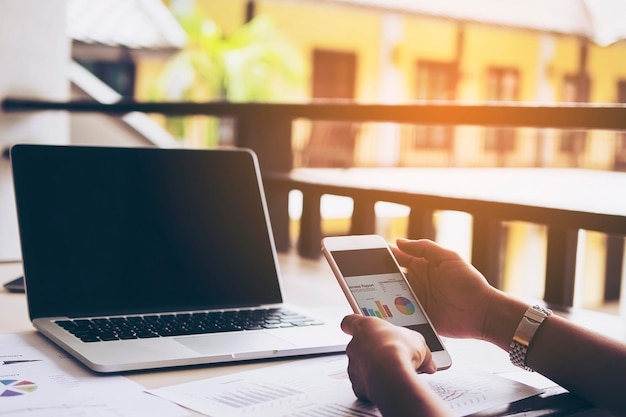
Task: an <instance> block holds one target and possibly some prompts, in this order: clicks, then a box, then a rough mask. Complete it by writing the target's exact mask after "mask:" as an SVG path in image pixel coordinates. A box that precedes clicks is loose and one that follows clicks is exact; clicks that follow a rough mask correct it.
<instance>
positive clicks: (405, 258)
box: [390, 245, 414, 267]
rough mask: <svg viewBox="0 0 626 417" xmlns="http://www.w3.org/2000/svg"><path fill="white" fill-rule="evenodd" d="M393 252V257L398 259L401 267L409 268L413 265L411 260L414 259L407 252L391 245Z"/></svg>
mask: <svg viewBox="0 0 626 417" xmlns="http://www.w3.org/2000/svg"><path fill="white" fill-rule="evenodd" d="M390 248H391V252H393V256H395V257H396V260H397V261H398V263H399V264H400V266H404V267H408V266H409V264H410V263H411V259H414V257H413V256H411V255H409V254H408V253H406V252H403V251H402V250H400V249H399V248H398V247H397V246H392V245H390Z"/></svg>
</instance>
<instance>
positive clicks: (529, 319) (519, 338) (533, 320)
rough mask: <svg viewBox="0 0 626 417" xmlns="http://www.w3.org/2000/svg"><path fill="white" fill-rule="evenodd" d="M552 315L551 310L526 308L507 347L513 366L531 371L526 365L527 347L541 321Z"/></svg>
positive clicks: (536, 307)
mask: <svg viewBox="0 0 626 417" xmlns="http://www.w3.org/2000/svg"><path fill="white" fill-rule="evenodd" d="M550 314H552V310H550V309H547V308H544V307H541V306H538V305H535V306H531V307H528V310H526V312H525V313H524V317H522V320H521V321H520V323H519V325H518V326H517V330H515V335H514V336H513V340H512V341H511V345H510V347H509V358H510V359H511V362H512V363H513V365H516V366H519V367H521V368H523V369H525V370H527V371H531V372H532V371H533V370H532V369H531V368H529V367H528V365H526V353H527V352H528V346H530V343H531V342H532V340H533V337H534V336H535V332H537V329H538V328H539V326H540V325H541V323H543V321H544V320H545V319H546V317H548V316H549V315H550Z"/></svg>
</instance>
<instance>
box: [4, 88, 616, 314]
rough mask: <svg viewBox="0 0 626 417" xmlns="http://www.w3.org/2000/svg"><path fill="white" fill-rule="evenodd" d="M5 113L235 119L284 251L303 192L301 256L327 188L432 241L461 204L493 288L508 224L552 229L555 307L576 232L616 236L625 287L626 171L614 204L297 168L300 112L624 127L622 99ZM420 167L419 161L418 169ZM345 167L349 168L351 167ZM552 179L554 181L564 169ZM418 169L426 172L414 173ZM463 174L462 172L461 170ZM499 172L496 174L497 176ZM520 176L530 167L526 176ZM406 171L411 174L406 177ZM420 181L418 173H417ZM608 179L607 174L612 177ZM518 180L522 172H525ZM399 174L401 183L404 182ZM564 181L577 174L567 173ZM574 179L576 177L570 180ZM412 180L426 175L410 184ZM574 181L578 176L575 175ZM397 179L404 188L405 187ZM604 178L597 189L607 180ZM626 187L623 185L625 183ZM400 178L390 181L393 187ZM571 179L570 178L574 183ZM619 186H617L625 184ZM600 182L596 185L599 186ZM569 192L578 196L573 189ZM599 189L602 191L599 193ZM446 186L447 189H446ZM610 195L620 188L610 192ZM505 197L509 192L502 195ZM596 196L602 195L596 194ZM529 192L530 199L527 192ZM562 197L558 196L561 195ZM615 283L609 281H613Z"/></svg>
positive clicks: (548, 296) (408, 120)
mask: <svg viewBox="0 0 626 417" xmlns="http://www.w3.org/2000/svg"><path fill="white" fill-rule="evenodd" d="M2 106H3V110H4V111H5V112H17V111H20V112H24V111H45V110H63V111H69V112H97V113H103V114H108V115H112V116H115V115H122V114H126V113H129V112H133V111H139V112H145V113H158V114H163V115H167V116H190V115H206V116H217V117H229V118H233V119H234V120H235V140H234V142H235V145H236V146H240V147H249V148H251V149H253V150H255V152H256V153H257V155H258V157H259V161H260V165H261V170H262V174H263V178H264V183H265V189H266V194H267V200H268V206H269V210H270V216H271V221H272V226H273V230H274V234H275V241H276V246H277V248H278V250H280V251H286V250H288V249H289V248H290V246H291V241H290V233H289V228H290V219H289V212H288V203H289V201H288V198H289V197H288V195H289V192H290V191H291V190H300V191H302V193H303V212H302V217H301V221H300V231H299V236H298V250H299V253H300V254H301V255H302V256H305V257H317V256H319V240H320V238H321V237H322V230H321V215H320V198H321V196H322V195H324V194H333V195H342V196H348V197H351V198H352V199H353V200H354V210H353V214H352V218H351V228H350V232H351V233H372V232H373V231H374V230H375V223H376V215H375V210H374V205H375V204H376V202H379V201H387V202H392V203H399V204H403V205H406V206H408V207H409V208H410V215H409V223H408V229H407V231H406V236H407V237H411V238H420V237H427V238H433V237H434V236H433V220H432V216H433V213H434V212H435V211H437V210H456V211H462V212H466V213H469V214H470V215H471V216H472V219H473V222H472V253H471V259H472V263H473V264H474V265H475V266H476V267H477V268H478V269H479V270H481V271H482V272H483V273H484V274H485V276H486V277H487V278H488V279H489V281H490V282H492V283H493V284H494V285H496V286H500V284H501V281H500V271H501V266H502V262H503V260H502V258H501V244H502V242H501V239H500V236H501V234H500V233H499V230H500V229H501V227H502V224H503V222H505V221H511V220H519V221H524V222H529V223H534V224H539V225H544V226H546V228H547V230H548V232H547V253H546V271H545V273H546V280H545V292H544V300H545V301H546V302H547V303H549V304H555V305H560V306H571V305H572V304H573V298H574V295H573V294H574V279H575V274H574V271H575V265H576V254H577V247H578V237H577V236H578V231H579V230H592V231H599V232H602V233H605V234H607V235H608V236H609V243H610V245H609V248H608V253H610V254H611V256H612V257H613V258H612V260H611V261H610V262H608V265H609V267H607V273H606V276H605V277H604V278H605V279H607V280H610V285H612V288H616V283H617V291H619V282H620V281H621V274H622V271H621V264H622V262H621V260H622V254H623V247H624V246H623V242H624V236H625V235H626V204H624V205H621V204H620V203H619V199H611V197H610V196H611V195H615V196H617V195H619V194H620V193H621V192H622V190H623V189H624V188H625V186H626V173H607V174H611V175H613V174H615V175H613V176H612V177H611V181H612V182H610V187H612V188H611V189H608V190H605V192H604V194H601V197H600V198H601V199H602V198H607V199H609V200H608V203H607V204H603V202H602V201H595V203H596V204H586V203H589V202H588V201H585V197H584V195H583V194H581V195H582V196H583V197H581V196H578V198H577V199H576V200H568V199H567V198H565V199H561V200H559V199H556V200H554V199H553V200H550V201H547V200H541V199H533V198H532V197H533V195H532V194H533V193H532V192H527V193H526V194H525V197H523V198H522V197H519V198H518V197H511V196H508V197H507V196H506V195H503V196H500V197H498V196H497V193H496V194H491V197H489V198H482V197H479V196H478V195H473V194H471V193H469V194H462V195H454V194H452V193H451V192H450V190H448V189H446V188H443V189H441V190H434V191H433V190H429V189H424V188H420V187H419V186H416V185H409V184H407V180H406V177H405V176H406V175H407V171H402V172H400V171H398V172H397V173H395V174H392V175H396V177H395V179H396V180H398V181H396V182H395V183H392V182H388V183H383V182H380V181H377V182H376V181H372V182H370V183H368V180H367V177H366V176H364V175H362V176H358V175H357V176H354V172H355V171H351V173H352V174H351V175H352V177H346V176H340V175H335V174H336V173H335V174H331V175H330V176H329V175H326V174H328V172H326V174H325V175H319V173H323V171H319V173H318V172H316V171H312V170H297V169H294V149H293V145H292V136H293V125H294V121H296V120H301V119H308V120H313V121H315V120H325V121H347V122H357V123H358V122H391V123H403V124H420V125H469V126H483V127H532V128H557V129H599V130H616V131H621V130H626V108H625V107H623V106H594V105H571V106H566V105H563V106H560V105H559V106H529V105H502V104H500V105H460V104H440V105H432V104H424V105H420V104H416V105H373V104H354V103H313V104H260V103H240V104H236V103H224V102H209V103H139V102H120V103H115V104H99V103H94V102H67V103H60V102H45V101H37V100H21V99H6V100H4V102H3V103H2ZM417 170H419V168H417ZM344 173H345V172H344ZM543 173H544V174H546V175H548V177H546V178H556V176H557V175H558V174H559V173H556V172H555V173H554V175H553V176H551V177H549V174H550V172H549V171H544V172H543ZM411 175H416V176H418V175H420V174H419V172H417V171H414V172H413V174H411ZM459 175H461V176H463V175H464V174H463V173H460V174H459ZM495 175H497V174H495ZM519 175H521V176H522V177H523V175H525V174H524V173H520V174H519ZM403 176H404V177H403ZM414 178H418V177H414ZM607 178H608V177H607ZM518 179H519V178H518ZM400 180H402V181H400ZM561 181H570V180H567V178H565V177H562V176H561ZM572 181H573V180H572ZM408 182H410V183H411V184H414V183H418V184H419V182H420V181H408ZM570 182H571V181H570ZM398 184H399V185H398ZM607 184H609V183H607V182H605V180H604V179H599V180H598V183H597V185H598V187H599V188H602V187H605V188H606V187H607V186H609V185H607ZM620 184H624V186H622V187H620ZM392 185H393V186H392ZM570 185H571V184H570ZM618 187H620V188H618ZM592 188H594V187H592ZM572 190H574V191H572V192H570V193H568V195H571V194H577V192H576V187H575V184H574V187H573V188H572ZM596 191H597V190H596ZM446 193H448V194H446ZM611 193H613V194H611ZM505 194H506V193H505ZM589 195H590V197H589V198H590V199H596V200H597V198H596V197H594V196H596V195H598V194H589ZM529 196H530V198H529ZM554 197H556V196H554ZM607 282H608V281H607Z"/></svg>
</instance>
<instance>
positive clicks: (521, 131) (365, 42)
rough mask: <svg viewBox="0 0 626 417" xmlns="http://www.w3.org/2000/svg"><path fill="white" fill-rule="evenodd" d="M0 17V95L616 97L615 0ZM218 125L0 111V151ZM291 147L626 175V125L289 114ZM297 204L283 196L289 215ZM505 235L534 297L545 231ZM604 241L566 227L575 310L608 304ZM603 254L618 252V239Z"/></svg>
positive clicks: (341, 156) (448, 229)
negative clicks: (29, 123)
mask: <svg viewBox="0 0 626 417" xmlns="http://www.w3.org/2000/svg"><path fill="white" fill-rule="evenodd" d="M0 15H1V16H0V28H1V29H0V68H4V69H3V70H2V71H5V75H6V76H5V77H3V78H4V81H0V96H1V97H9V96H18V97H19V96H32V95H36V96H38V97H42V98H47V99H59V100H63V99H70V98H72V99H90V100H94V101H98V102H101V103H110V102H115V101H119V100H136V101H143V102H152V101H154V102H163V101H183V102H188V101H192V102H206V101H229V102H263V103H270V102H271V103H310V102H331V101H332V102H354V103H364V104H366V103H377V104H410V103H450V102H454V103H464V104H465V103H467V104H485V103H494V102H497V103H529V104H539V105H568V106H569V105H576V103H594V104H598V105H602V104H606V103H613V104H616V103H619V104H622V103H625V102H626V41H625V40H624V39H626V26H624V24H623V22H624V20H625V19H626V1H625V0H550V1H541V0H523V1H521V0H474V1H463V0H438V1H436V2H433V1H427V0H228V1H223V0H163V1H161V0H98V1H89V0H50V1H47V2H46V3H45V4H42V3H41V2H38V1H36V0H5V1H3V2H2V3H0ZM44 39H45V41H42V40H44ZM25 68H28V70H24V69H25ZM28 117H37V118H39V120H38V122H37V127H35V128H32V130H31V128H30V127H24V126H26V124H25V121H26V120H27V118H28ZM46 126H48V127H46ZM50 126H52V127H53V128H50ZM234 129H236V124H235V123H234V122H233V120H231V119H229V118H227V117H219V118H218V117H208V116H185V117H165V116H163V115H148V114H130V115H127V116H125V119H124V120H123V125H122V126H120V125H119V123H118V122H115V121H111V120H109V119H107V118H106V117H104V116H102V115H90V114H73V115H71V116H70V115H67V114H65V115H58V114H57V115H45V114H43V115H37V116H21V115H3V114H0V145H3V146H4V145H7V144H10V143H13V142H16V141H24V140H26V141H31V140H32V141H39V142H49V143H56V142H64V143H90V144H123V145H129V144H130V145H132V144H136V143H139V144H143V143H146V141H147V142H148V143H152V144H157V145H158V146H180V147H186V148H210V147H216V146H229V145H232V144H233V137H234ZM50 132H55V134H54V136H52V135H51V133H50ZM291 140H292V148H293V151H294V155H293V158H294V161H293V162H294V166H295V167H296V168H300V167H307V168H324V167H332V168H350V167H386V168H388V167H451V168H455V167H456V168H458V167H463V168H471V167H499V168H514V167H524V168H537V169H541V168H567V169H579V170H590V171H618V172H623V171H626V134H625V133H624V132H614V131H605V130H603V131H592V130H585V131H583V130H564V129H533V128H513V127H510V128H509V127H497V128H495V127H492V128H486V127H477V126H449V125H446V126H437V125H415V124H394V123H349V122H332V121H324V120H316V121H311V120H297V121H295V122H294V126H293V135H292V139H291ZM0 168H2V170H0V181H3V183H2V188H3V190H4V191H0V193H2V194H0V200H2V199H4V201H9V200H10V195H9V194H10V192H9V191H8V190H9V189H10V187H9V186H8V179H7V178H8V174H7V172H8V168H7V164H6V163H5V164H4V165H2V166H1V167H0ZM433 181H436V179H433ZM5 185H6V186H5ZM536 192H537V193H542V192H543V191H542V190H541V189H538V190H536ZM621 192H622V190H615V193H621ZM300 201H301V196H300V195H299V194H298V192H296V191H294V192H292V195H291V196H290V215H291V218H292V220H293V222H294V223H297V222H298V221H299V217H300V215H301V203H300ZM0 204H3V205H4V206H0V214H3V213H4V214H3V218H4V219H7V218H8V219H10V220H8V221H7V220H5V221H4V223H2V221H0V231H2V234H3V238H2V239H1V241H0V257H2V258H4V259H15V258H18V257H19V250H17V249H16V245H15V241H16V238H15V236H16V231H15V227H14V222H13V220H12V216H14V215H13V212H12V208H11V204H10V203H6V204H5V203H0ZM351 211H352V202H351V201H350V200H349V199H347V198H341V197H334V196H324V198H323V199H322V215H323V229H324V232H325V233H326V234H339V233H342V232H345V231H346V230H347V227H348V226H347V223H348V220H349V217H350V215H351ZM376 211H377V215H378V217H379V222H378V226H377V227H378V228H379V230H378V232H379V233H380V234H382V235H384V236H385V237H386V238H387V239H389V240H390V241H391V240H393V239H394V238H395V237H400V236H402V234H403V231H404V230H405V229H406V218H407V215H408V208H406V207H403V206H399V205H395V204H390V203H379V204H378V205H377V207H376ZM436 226H437V227H436V230H437V240H438V241H440V242H441V243H443V244H445V245H447V246H449V247H452V248H453V249H455V250H458V251H459V252H461V253H462V254H463V255H464V256H466V257H468V256H469V253H470V249H469V244H470V236H471V232H470V228H471V219H470V218H469V217H468V216H467V215H466V214H464V213H459V212H445V211H441V212H437V213H436ZM505 234H506V237H505V245H504V249H503V250H504V251H505V252H506V257H507V259H510V261H507V263H506V266H505V271H504V272H503V273H504V276H505V279H504V285H505V289H507V290H509V291H513V292H516V293H520V294H524V295H528V296H540V294H538V292H539V291H540V289H541V288H542V285H543V284H542V282H543V281H542V280H543V269H544V266H545V259H544V257H545V245H546V230H545V228H544V227H542V226H539V225H531V224H525V223H520V222H510V223H508V224H506V225H505ZM608 239H609V238H608V237H607V236H606V235H604V234H600V233H595V232H588V231H580V233H579V256H578V257H577V259H578V264H577V275H579V276H580V279H577V284H576V285H577V289H576V292H575V294H576V299H575V304H576V305H579V306H584V307H586V308H592V309H600V310H604V311H609V312H612V313H615V314H617V313H619V300H620V297H621V292H620V287H619V286H618V288H617V289H616V290H610V291H608V292H609V294H608V296H607V294H606V293H607V289H606V288H605V283H604V281H603V280H598V279H594V278H593V277H598V276H600V275H602V273H601V272H599V271H604V270H605V269H606V267H607V262H608V261H607V256H606V253H607V241H608ZM619 247H620V248H621V251H622V252H623V250H624V245H623V238H621V246H619ZM619 259H620V260H621V259H623V254H621V255H620V258H619ZM620 267H621V265H620ZM624 269H625V268H621V270H624ZM621 281H622V282H623V281H624V279H623V278H622V279H621ZM622 287H623V285H622Z"/></svg>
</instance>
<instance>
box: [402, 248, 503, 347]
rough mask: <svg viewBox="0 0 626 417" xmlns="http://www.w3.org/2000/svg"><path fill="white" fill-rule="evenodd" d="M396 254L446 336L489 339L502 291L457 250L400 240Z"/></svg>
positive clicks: (441, 332) (429, 312)
mask: <svg viewBox="0 0 626 417" xmlns="http://www.w3.org/2000/svg"><path fill="white" fill-rule="evenodd" d="M396 244H397V247H393V246H392V248H391V249H392V251H393V252H394V255H395V256H396V258H397V259H398V262H399V263H400V265H401V266H403V267H405V268H406V269H407V271H408V274H407V279H408V280H409V284H410V285H411V287H412V288H413V290H414V291H415V293H416V295H417V297H418V299H419V300H420V303H421V304H422V306H423V307H424V309H425V310H426V314H428V316H429V318H430V319H431V321H432V322H433V325H434V326H435V328H436V329H437V332H438V333H439V334H441V335H442V336H450V337H472V338H481V339H483V338H485V319H486V318H487V310H488V308H489V303H490V302H491V301H492V299H493V298H494V297H495V296H496V294H497V293H498V291H497V290H496V289H495V288H494V287H492V286H491V285H490V284H489V283H488V282H487V280H486V279H485V277H484V276H483V275H482V274H481V273H480V272H479V271H478V270H477V269H476V268H474V267H473V266H472V265H471V264H470V263H468V262H466V261H465V260H463V259H462V258H461V256H460V255H459V254H457V253H456V252H454V251H451V250H448V249H445V248H443V247H441V246H440V245H438V244H437V243H435V242H433V241H430V240H425V239H422V240H407V239H398V240H397V241H396Z"/></svg>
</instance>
